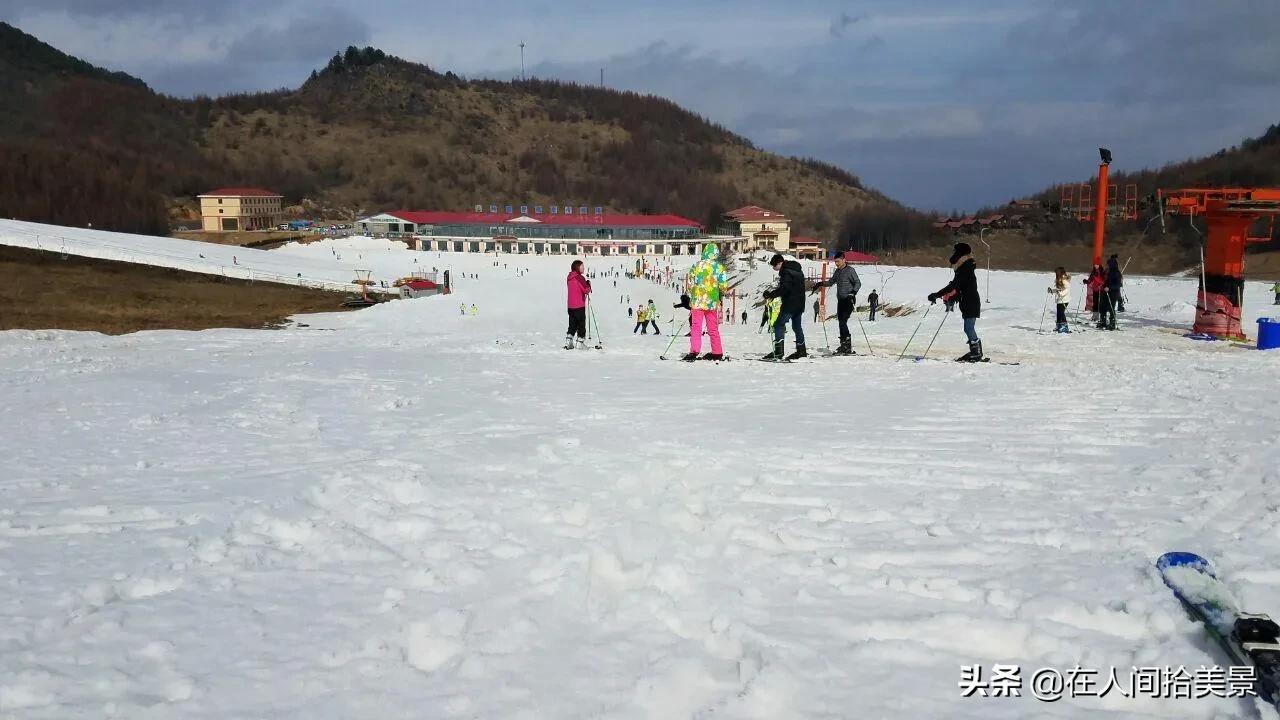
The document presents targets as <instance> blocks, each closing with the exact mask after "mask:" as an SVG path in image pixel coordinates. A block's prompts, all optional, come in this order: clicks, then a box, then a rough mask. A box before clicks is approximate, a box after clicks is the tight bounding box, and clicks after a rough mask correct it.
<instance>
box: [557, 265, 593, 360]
mask: <svg viewBox="0 0 1280 720" xmlns="http://www.w3.org/2000/svg"><path fill="white" fill-rule="evenodd" d="M564 284H565V287H566V289H567V291H568V295H569V298H568V299H569V330H568V331H567V332H566V333H565V338H564V339H565V343H564V349H565V350H572V349H573V348H574V336H575V335H576V336H577V337H578V345H577V346H578V347H582V348H585V347H586V346H587V296H588V295H590V294H591V281H590V280H588V279H586V278H585V277H583V276H582V261H581V260H574V261H573V265H572V266H570V268H569V276H568V277H566V278H565V279H564Z"/></svg>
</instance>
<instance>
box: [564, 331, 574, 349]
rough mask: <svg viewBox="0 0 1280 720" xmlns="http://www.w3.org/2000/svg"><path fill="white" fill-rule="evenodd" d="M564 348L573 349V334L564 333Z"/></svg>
mask: <svg viewBox="0 0 1280 720" xmlns="http://www.w3.org/2000/svg"><path fill="white" fill-rule="evenodd" d="M564 349H565V350H572V349H573V335H572V334H570V335H565V336H564Z"/></svg>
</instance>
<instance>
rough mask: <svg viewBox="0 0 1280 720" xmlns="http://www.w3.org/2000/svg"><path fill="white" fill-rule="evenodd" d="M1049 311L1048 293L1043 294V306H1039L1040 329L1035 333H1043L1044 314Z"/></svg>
mask: <svg viewBox="0 0 1280 720" xmlns="http://www.w3.org/2000/svg"><path fill="white" fill-rule="evenodd" d="M1048 311H1049V293H1045V294H1044V307H1042V308H1040V330H1039V331H1037V334H1039V335H1043V334H1044V314H1045V313H1046V312H1048Z"/></svg>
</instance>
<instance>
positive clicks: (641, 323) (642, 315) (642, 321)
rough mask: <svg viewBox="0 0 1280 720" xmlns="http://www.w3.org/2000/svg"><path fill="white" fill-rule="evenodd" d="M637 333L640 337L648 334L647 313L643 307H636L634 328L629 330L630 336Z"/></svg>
mask: <svg viewBox="0 0 1280 720" xmlns="http://www.w3.org/2000/svg"><path fill="white" fill-rule="evenodd" d="M637 332H639V333H640V334H641V335H648V334H649V311H648V310H646V309H645V307H644V305H640V306H638V307H636V326H635V328H633V329H632V330H631V334H632V335H635V334H636V333H637Z"/></svg>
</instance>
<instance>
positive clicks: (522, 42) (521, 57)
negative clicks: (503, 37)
mask: <svg viewBox="0 0 1280 720" xmlns="http://www.w3.org/2000/svg"><path fill="white" fill-rule="evenodd" d="M520 82H524V41H523V40H521V41H520Z"/></svg>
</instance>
